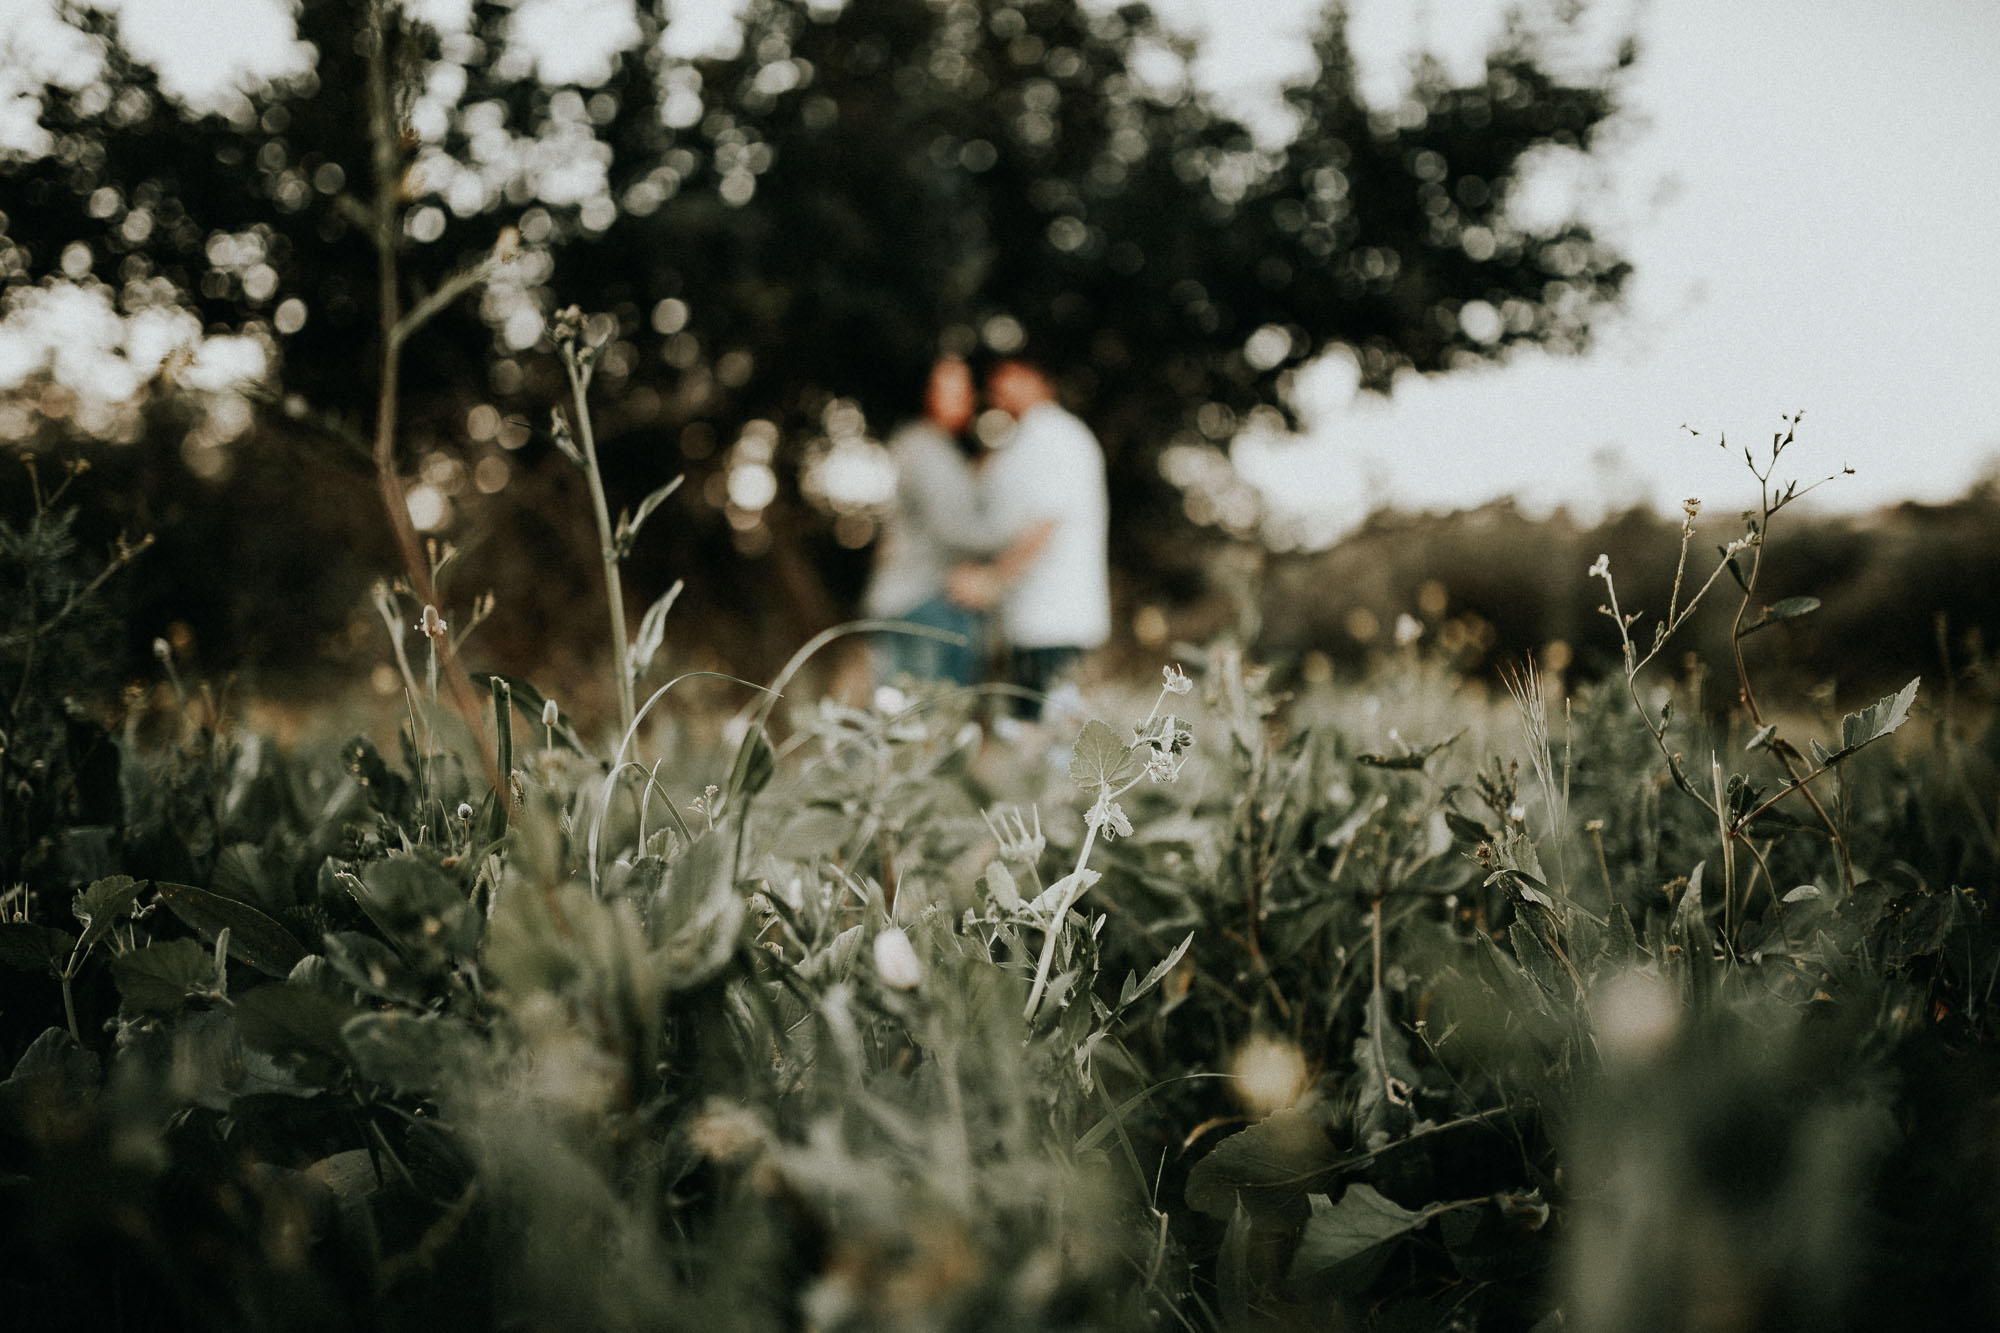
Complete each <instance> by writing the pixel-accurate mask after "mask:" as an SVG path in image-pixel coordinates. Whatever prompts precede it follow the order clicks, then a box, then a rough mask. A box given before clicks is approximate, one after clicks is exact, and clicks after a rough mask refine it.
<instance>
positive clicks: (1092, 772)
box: [1069, 718, 1139, 795]
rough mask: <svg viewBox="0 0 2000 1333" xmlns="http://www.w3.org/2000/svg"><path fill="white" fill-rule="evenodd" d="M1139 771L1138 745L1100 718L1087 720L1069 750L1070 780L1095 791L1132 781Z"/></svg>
mask: <svg viewBox="0 0 2000 1333" xmlns="http://www.w3.org/2000/svg"><path fill="white" fill-rule="evenodd" d="M1138 772H1139V754H1138V748H1137V747H1136V746H1131V745H1127V744H1125V742H1123V741H1121V740H1119V739H1118V733H1116V732H1114V731H1113V730H1111V728H1110V727H1108V726H1106V725H1105V724H1104V723H1102V722H1099V721H1098V720H1097V719H1096V718H1092V719H1091V720H1090V721H1088V722H1086V723H1084V724H1083V730H1082V731H1081V732H1079V733H1078V734H1077V738H1076V744H1075V745H1074V746H1072V747H1071V748H1070V752H1069V776H1070V781H1072V782H1074V783H1076V785H1077V786H1078V787H1080V788H1082V789H1083V790H1084V791H1085V792H1088V793H1090V794H1092V795H1095V794H1096V793H1097V792H1098V791H1099V790H1101V789H1103V788H1106V787H1116V786H1120V785H1122V784H1123V783H1125V782H1128V781H1130V780H1131V779H1132V778H1133V777H1136V776H1137V775H1138Z"/></svg>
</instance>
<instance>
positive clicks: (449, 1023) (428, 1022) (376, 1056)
mask: <svg viewBox="0 0 2000 1333" xmlns="http://www.w3.org/2000/svg"><path fill="white" fill-rule="evenodd" d="M340 1035H341V1038H342V1040H344V1041H345V1042H346V1043H347V1050H348V1053H349V1055H350V1056H351V1057H352V1058H353V1060H354V1068H355V1069H356V1071H357V1072H359V1073H360V1074H361V1076H362V1077H363V1078H366V1079H369V1080H370V1081H372V1082H375V1083H380V1084H382V1085H383V1086H384V1087H387V1088H390V1089H392V1090H394V1091H396V1092H399V1093H405V1094H416V1093H425V1092H430V1091H433V1090H434V1089H436V1088H438V1087H439V1086H440V1085H441V1084H442V1083H443V1081H444V1080H445V1079H447V1078H449V1077H450V1076H451V1074H452V1073H453V1072H454V1070H455V1069H456V1068H457V1067H458V1066H459V1065H460V1064H461V1062H462V1060H463V1053H464V1052H465V1051H466V1050H467V1047H468V1044H469V1043H470V1042H472V1041H473V1040H474V1037H473V1035H472V1029H471V1028H469V1027H468V1026H466V1024H465V1023H463V1022H461V1021H460V1020H458V1019H453V1018H443V1017H439V1016H438V1015H435V1014H425V1015H423V1016H422V1017H418V1016H416V1015H414V1014H409V1013H405V1012H402V1011H400V1010H393V1009H392V1010H387V1011H385V1012H382V1013H375V1014H362V1015H360V1016H358V1017H355V1018H351V1019H349V1020H348V1021H347V1022H346V1024H345V1025H344V1026H342V1028H341V1030H340Z"/></svg>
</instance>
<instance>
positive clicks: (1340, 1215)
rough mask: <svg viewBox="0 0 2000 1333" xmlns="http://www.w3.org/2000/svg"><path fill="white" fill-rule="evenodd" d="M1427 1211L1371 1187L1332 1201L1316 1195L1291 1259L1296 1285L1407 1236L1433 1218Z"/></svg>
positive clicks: (1351, 1189) (1357, 1185)
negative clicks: (1398, 1201) (1384, 1194)
mask: <svg viewBox="0 0 2000 1333" xmlns="http://www.w3.org/2000/svg"><path fill="white" fill-rule="evenodd" d="M1431 1216H1432V1215H1431V1214H1430V1213H1427V1212H1411V1211H1410V1210H1409V1209H1408V1208H1405V1207H1403V1206H1402V1205H1400V1204H1397V1203H1394V1202H1391V1201H1390V1200H1388V1199H1385V1198H1383V1197H1382V1194H1381V1193H1380V1191H1378V1190H1377V1189H1376V1188H1375V1187H1374V1186H1373V1185H1368V1184H1363V1183H1360V1182H1356V1183H1355V1184H1352V1185H1349V1186H1348V1187H1347V1191H1346V1192H1345V1193H1344V1194H1342V1195H1341V1196H1340V1202H1339V1203H1330V1202H1328V1201H1327V1200H1326V1196H1324V1195H1318V1194H1316V1195H1314V1196H1313V1199H1312V1216H1311V1218H1309V1219H1308V1220H1307V1221H1306V1229H1305V1234H1304V1235H1302V1236H1300V1237H1299V1248H1298V1253H1297V1254H1296V1255H1295V1256H1294V1257H1293V1259H1292V1278H1293V1280H1294V1281H1299V1280H1305V1281H1311V1280H1314V1279H1319V1278H1324V1277H1326V1276H1329V1275H1330V1274H1331V1272H1332V1270H1333V1269H1335V1268H1337V1267H1338V1266H1339V1265H1341V1264H1344V1263H1347V1262H1348V1261H1349V1260H1352V1259H1358V1258H1360V1257H1361V1256H1362V1255H1364V1254H1367V1253H1368V1252H1369V1251H1370V1250H1373V1249H1374V1248H1375V1247H1376V1246H1378V1245H1386V1244H1388V1243H1389V1242H1391V1241H1394V1240H1398V1239H1400V1238H1401V1237H1404V1236H1407V1235H1409V1234H1410V1233H1411V1232H1413V1231H1415V1230H1417V1229H1418V1228H1419V1227H1421V1226H1423V1225H1424V1224H1425V1223H1426V1222H1429V1221H1430V1220H1431Z"/></svg>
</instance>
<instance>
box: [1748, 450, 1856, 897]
mask: <svg viewBox="0 0 2000 1333" xmlns="http://www.w3.org/2000/svg"><path fill="white" fill-rule="evenodd" d="M1763 511H1764V517H1763V523H1762V525H1761V527H1760V528H1759V530H1758V533H1757V536H1758V541H1757V543H1756V545H1754V546H1752V547H1751V548H1750V573H1749V574H1748V576H1747V577H1745V579H1744V580H1743V599H1742V600H1741V601H1740V602H1738V603H1737V604H1736V618H1735V620H1734V621H1732V622H1731V624H1730V627H1729V650H1730V653H1731V654H1732V655H1733V656H1734V658H1735V661H1736V681H1737V685H1738V686H1739V693H1740V697H1741V698H1742V701H1743V711H1744V714H1745V716H1747V717H1748V718H1749V719H1750V725H1751V726H1752V727H1756V728H1762V727H1763V726H1764V710H1763V709H1762V708H1760V707H1758V705H1757V692H1756V690H1755V689H1753V688H1752V687H1751V684H1750V667H1749V665H1748V663H1746V662H1745V661H1744V659H1743V640H1744V637H1745V636H1746V635H1747V634H1748V632H1749V631H1748V629H1747V628H1746V627H1745V625H1744V623H1743V617H1744V616H1745V615H1746V614H1747V613H1748V612H1749V610H1750V603H1751V601H1752V598H1753V595H1754V593H1755V590H1756V587H1757V576H1758V574H1760V573H1761V572H1763V568H1764V543H1765V542H1766V541H1768V540H1769V539H1770V530H1771V516H1772V515H1773V514H1774V513H1776V512H1777V507H1776V506H1774V505H1773V504H1772V503H1771V498H1770V489H1769V483H1768V482H1766V484H1765V493H1764V502H1763ZM1770 750H1771V753H1772V755H1773V756H1774V757H1775V758H1776V759H1777V761H1778V763H1779V764H1780V765H1781V766H1782V767H1783V768H1784V770H1785V775H1786V776H1787V777H1789V778H1790V779H1791V781H1792V785H1791V788H1790V790H1792V791H1796V792H1798V793H1799V795H1801V796H1803V797H1805V799H1806V804H1807V805H1810V806H1811V807H1812V810H1813V813H1814V814H1815V815H1818V816H1819V821H1820V823H1822V824H1824V825H1826V832H1827V836H1828V837H1829V838H1831V839H1832V840H1833V850H1834V855H1835V856H1836V857H1837V858H1838V859H1839V861H1840V878H1841V887H1842V888H1844V889H1845V890H1846V891H1847V892H1849V893H1853V892H1854V861H1853V859H1852V858H1851V857H1849V856H1848V854H1847V839H1846V838H1845V837H1843V836H1842V835H1841V832H1840V826H1839V825H1838V824H1836V823H1835V822H1834V819H1833V815H1832V814H1831V813H1829V812H1828V810H1827V808H1826V806H1825V805H1823V804H1822V803H1821V802H1820V799H1819V796H1818V794H1817V793H1815V792H1814V791H1813V790H1812V789H1811V788H1810V787H1808V786H1807V785H1806V784H1807V782H1808V781H1809V780H1810V776H1809V775H1808V774H1807V773H1806V772H1804V771H1803V770H1802V769H1800V767H1799V765H1798V762H1797V760H1796V759H1795V758H1794V753H1795V752H1794V751H1793V750H1792V749H1791V747H1790V746H1788V745H1772V746H1771V747H1770Z"/></svg>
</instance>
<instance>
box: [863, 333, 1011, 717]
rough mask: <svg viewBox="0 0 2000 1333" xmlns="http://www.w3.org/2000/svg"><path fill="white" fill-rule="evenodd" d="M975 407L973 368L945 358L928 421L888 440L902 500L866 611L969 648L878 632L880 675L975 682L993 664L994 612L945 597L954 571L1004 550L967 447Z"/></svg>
mask: <svg viewBox="0 0 2000 1333" xmlns="http://www.w3.org/2000/svg"><path fill="white" fill-rule="evenodd" d="M976 407H977V395H976V392H975V390H974V387H973V379H972V370H971V367H969V366H967V365H966V364H965V362H964V361H962V360H960V359H959V358H957V357H955V356H948V357H941V358H939V360H938V361H937V363H936V364H935V365H933V366H932V367H931V371H930V378H929V380H928V382H927V384H926V386H925V389H924V415H923V416H922V417H921V418H919V419H918V420H916V421H912V422H910V423H909V424H908V425H906V426H904V427H902V428H901V429H900V430H898V431H897V432H896V433H895V434H894V435H893V436H891V437H890V439H889V452H890V454H891V455H892V456H893V457H894V459H895V461H896V502H895V507H894V508H893V510H892V511H891V512H890V514H889V515H888V517H887V518H885V519H884V520H883V523H882V535H881V537H880V538H879V539H878V541H877V543H876V546H875V569H874V573H873V574H872V576H871V577H870V578H869V581H868V591H867V593H866V594H865V595H864V596H863V598H862V603H861V605H862V611H863V614H865V615H868V616H870V617H873V618H876V619H881V620H907V621H910V622H912V623H913V624H918V625H927V626H930V627H931V628H933V629H940V630H944V631H947V632H948V633H951V634H954V635H958V636H961V637H962V638H963V640H964V642H963V643H962V644H961V643H952V642H946V641H944V640H940V639H933V638H928V637H920V636H917V635H913V634H903V633H894V632H890V633H884V634H880V635H877V636H876V647H877V661H878V670H879V673H880V674H881V676H882V677H883V678H884V679H891V680H892V679H894V678H895V677H896V676H898V675H904V674H907V675H910V676H914V677H917V678H918V679H921V680H943V681H949V682H951V683H952V684H955V685H971V684H974V683H976V682H977V681H978V680H979V678H980V676H981V674H982V669H983V668H984V666H985V664H986V617H985V615H984V614H983V613H981V612H978V611H974V610H970V609H968V608H966V607H962V606H958V605H955V604H954V603H953V602H952V601H951V600H950V599H949V598H947V597H946V596H945V576H946V575H947V573H949V571H950V570H951V568H952V566H954V565H956V564H959V563H961V562H963V561H967V560H977V559H983V558H985V557H987V556H990V555H992V554H993V553H994V552H996V551H998V550H999V549H1000V548H1001V547H1002V546H1004V545H1005V542H1004V541H1003V540H1000V539H998V538H997V537H996V535H995V534H994V533H993V532H992V531H991V530H990V524H989V523H988V521H987V518H986V515H985V512H984V509H983V507H982V505H981V503H980V491H979V483H978V479H977V478H976V477H975V476H974V474H973V468H972V464H971V462H970V461H969V460H968V459H967V457H966V451H965V449H964V447H963V445H962V444H961V437H962V435H963V433H964V431H965V429H966V427H968V426H969V425H971V423H972V417H973V412H974V410H975V408H976Z"/></svg>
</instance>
